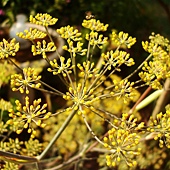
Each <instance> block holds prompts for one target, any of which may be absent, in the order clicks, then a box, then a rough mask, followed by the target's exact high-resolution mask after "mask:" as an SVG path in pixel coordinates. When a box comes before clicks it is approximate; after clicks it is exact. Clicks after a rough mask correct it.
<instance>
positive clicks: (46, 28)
mask: <svg viewBox="0 0 170 170" xmlns="http://www.w3.org/2000/svg"><path fill="white" fill-rule="evenodd" d="M45 30H46V33H47V35H48V37H49V39H50V41H51V42H53V43H54V41H53V39H52V37H51V35H50V33H49V31H48V27H47V26H45ZM54 44H55V43H54ZM56 53H57V55H58V57H59V58H60V54H59V53H58V51H57V50H56Z"/></svg>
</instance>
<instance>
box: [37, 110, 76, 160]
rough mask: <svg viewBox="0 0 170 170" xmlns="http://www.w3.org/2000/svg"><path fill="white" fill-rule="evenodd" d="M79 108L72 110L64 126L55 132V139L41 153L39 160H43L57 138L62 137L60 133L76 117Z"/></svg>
mask: <svg viewBox="0 0 170 170" xmlns="http://www.w3.org/2000/svg"><path fill="white" fill-rule="evenodd" d="M76 112H77V110H74V109H73V111H72V113H70V114H69V116H68V117H67V119H66V120H65V121H64V123H63V124H62V126H61V127H60V129H59V130H58V131H57V133H56V134H55V136H54V137H53V139H52V140H51V141H50V143H49V144H48V146H47V147H46V148H45V150H44V151H43V152H42V153H41V155H39V156H38V157H37V159H38V160H41V159H42V158H44V157H45V155H46V154H47V152H48V151H49V150H50V149H51V147H52V146H53V144H54V143H55V142H56V140H57V139H58V138H59V137H60V135H61V134H62V132H63V131H64V130H65V129H66V127H67V126H68V124H69V123H70V121H71V120H72V118H73V117H74V115H75V114H76Z"/></svg>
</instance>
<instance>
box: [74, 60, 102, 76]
mask: <svg viewBox="0 0 170 170" xmlns="http://www.w3.org/2000/svg"><path fill="white" fill-rule="evenodd" d="M94 66H95V64H94V63H92V62H90V61H87V62H85V61H84V62H83V64H82V65H81V64H80V63H78V64H77V67H78V68H79V70H80V73H79V76H80V77H83V78H92V77H93V76H95V77H98V76H99V74H98V69H97V68H95V67H94Z"/></svg>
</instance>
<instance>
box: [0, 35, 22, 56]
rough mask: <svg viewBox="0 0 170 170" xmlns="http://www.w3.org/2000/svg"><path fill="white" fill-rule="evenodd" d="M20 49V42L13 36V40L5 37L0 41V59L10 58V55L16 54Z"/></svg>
mask: <svg viewBox="0 0 170 170" xmlns="http://www.w3.org/2000/svg"><path fill="white" fill-rule="evenodd" d="M18 50H19V43H17V42H16V39H15V38H13V39H12V40H11V41H9V42H8V41H7V40H5V39H3V40H2V41H1V42H0V59H4V58H8V57H9V56H15V55H16V52H17V51H18Z"/></svg>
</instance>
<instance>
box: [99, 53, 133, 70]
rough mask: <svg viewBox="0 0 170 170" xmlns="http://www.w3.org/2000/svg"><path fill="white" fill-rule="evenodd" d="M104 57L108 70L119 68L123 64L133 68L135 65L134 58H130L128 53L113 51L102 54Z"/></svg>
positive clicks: (104, 63)
mask: <svg viewBox="0 0 170 170" xmlns="http://www.w3.org/2000/svg"><path fill="white" fill-rule="evenodd" d="M102 57H103V59H104V61H103V65H105V66H106V67H107V69H108V70H111V68H112V67H113V68H119V67H120V66H121V65H122V64H125V65H127V66H132V65H134V64H135V62H134V60H133V58H130V54H128V53H127V52H126V51H119V50H116V51H113V50H111V51H108V52H107V53H106V54H104V53H102ZM119 71H120V70H119Z"/></svg>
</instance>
